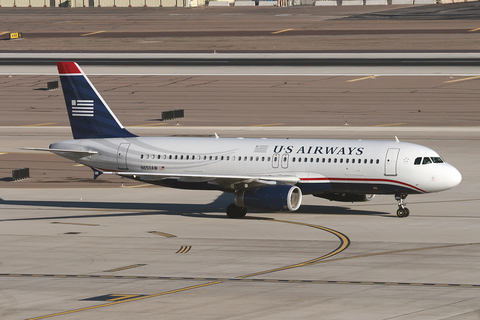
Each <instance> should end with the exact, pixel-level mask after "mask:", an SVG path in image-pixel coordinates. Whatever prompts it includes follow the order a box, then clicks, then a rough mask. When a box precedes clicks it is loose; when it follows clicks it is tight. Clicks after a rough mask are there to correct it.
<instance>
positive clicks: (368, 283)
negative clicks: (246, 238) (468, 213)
mask: <svg viewBox="0 0 480 320" xmlns="http://www.w3.org/2000/svg"><path fill="white" fill-rule="evenodd" d="M0 277H57V278H70V279H71V278H100V279H130V280H180V281H218V282H269V283H312V284H350V285H382V286H424V287H456V288H458V287H461V288H480V284H461V283H431V282H429V283H422V282H385V281H341V280H287V279H242V278H193V277H155V276H104V275H72V274H25V273H0ZM107 296H108V295H107ZM102 297H103V296H102ZM97 298H98V297H97ZM89 299H93V298H89ZM99 299H100V298H99ZM85 300H88V299H85ZM97 301H107V300H97Z"/></svg>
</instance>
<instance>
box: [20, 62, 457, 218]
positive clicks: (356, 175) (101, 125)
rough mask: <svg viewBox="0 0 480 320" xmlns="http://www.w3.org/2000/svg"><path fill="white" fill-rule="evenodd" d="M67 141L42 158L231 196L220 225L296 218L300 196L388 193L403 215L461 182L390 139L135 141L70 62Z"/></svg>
mask: <svg viewBox="0 0 480 320" xmlns="http://www.w3.org/2000/svg"><path fill="white" fill-rule="evenodd" d="M57 68H58V72H59V75H60V80H61V84H62V88H63V94H64V97H65V103H66V107H67V111H68V116H69V120H70V126H71V130H72V134H73V140H66V141H60V142H55V143H52V144H51V145H50V147H49V148H24V149H28V150H39V151H49V152H52V153H54V154H57V155H59V156H62V157H65V158H67V159H70V160H73V161H75V162H77V163H81V164H83V165H85V166H89V167H91V168H92V169H93V170H94V172H95V177H96V176H98V175H99V174H102V173H104V174H114V175H118V176H121V177H126V178H130V179H134V180H138V181H142V182H145V183H150V184H154V185H160V186H166V187H172V188H180V189H196V190H220V191H224V192H229V193H232V194H233V203H232V204H230V205H229V206H228V207H227V208H226V213H227V216H228V217H230V218H243V217H244V216H245V215H246V213H247V208H248V209H252V210H256V211H262V212H281V211H296V210H297V209H298V208H299V207H300V205H301V204H302V198H303V196H304V195H313V196H314V197H319V198H324V199H328V200H331V201H341V202H362V201H370V200H372V199H373V198H374V197H375V195H376V194H381V195H385V194H391V195H394V197H395V200H396V201H397V203H398V210H397V216H398V217H400V218H403V217H408V216H409V214H410V210H409V209H408V208H407V207H406V203H405V199H406V197H407V196H408V195H409V194H426V193H432V192H440V191H443V190H447V189H450V188H453V187H455V186H457V185H458V184H459V183H460V182H461V180H462V175H461V174H460V172H459V171H458V170H457V169H456V168H455V167H453V166H452V165H450V164H448V163H446V162H445V161H444V160H443V159H442V158H441V157H440V156H439V155H438V153H436V152H435V151H433V150H432V149H429V148H427V147H424V146H421V145H417V144H411V143H405V142H400V141H399V140H398V139H397V138H396V137H395V141H361V140H324V139H250V138H249V139H244V138H219V137H218V135H217V134H215V137H211V138H210V137H207V138H201V137H139V136H137V135H135V134H133V133H131V132H129V131H128V130H127V129H126V128H125V127H124V126H123V125H122V124H121V123H120V121H119V120H118V119H117V117H116V116H115V114H114V113H113V112H112V110H111V109H110V107H109V106H108V105H107V103H106V102H105V100H104V99H103V98H102V97H101V95H100V94H99V92H98V91H97V90H96V89H95V87H94V86H93V84H92V83H91V82H90V80H89V79H88V77H87V76H86V75H85V73H84V72H83V71H82V69H81V68H80V66H79V65H78V64H77V63H75V62H57Z"/></svg>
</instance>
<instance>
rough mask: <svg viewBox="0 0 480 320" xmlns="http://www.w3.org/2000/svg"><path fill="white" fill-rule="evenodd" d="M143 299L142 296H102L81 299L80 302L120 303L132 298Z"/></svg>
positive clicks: (112, 294)
mask: <svg viewBox="0 0 480 320" xmlns="http://www.w3.org/2000/svg"><path fill="white" fill-rule="evenodd" d="M139 297H145V295H144V294H114V293H111V294H106V295H103V296H98V297H92V298H87V299H82V300H81V301H122V300H127V299H132V298H139Z"/></svg>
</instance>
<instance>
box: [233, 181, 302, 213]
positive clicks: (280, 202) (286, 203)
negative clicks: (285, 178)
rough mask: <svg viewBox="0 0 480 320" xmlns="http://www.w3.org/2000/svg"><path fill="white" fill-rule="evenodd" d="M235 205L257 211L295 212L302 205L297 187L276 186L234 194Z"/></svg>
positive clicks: (300, 192) (300, 193)
mask: <svg viewBox="0 0 480 320" xmlns="http://www.w3.org/2000/svg"><path fill="white" fill-rule="evenodd" d="M234 201H235V204H236V205H237V206H239V207H245V208H249V209H253V210H259V211H272V212H275V211H295V210H297V209H298V208H300V205H301V204H302V190H300V188H299V187H297V186H288V185H276V186H265V187H259V188H255V189H245V190H239V191H237V192H235V197H234Z"/></svg>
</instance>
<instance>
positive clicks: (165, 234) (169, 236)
mask: <svg viewBox="0 0 480 320" xmlns="http://www.w3.org/2000/svg"><path fill="white" fill-rule="evenodd" d="M148 233H152V234H156V235H159V236H163V237H166V238H175V237H177V236H175V235H173V234H169V233H165V232H160V231H148Z"/></svg>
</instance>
